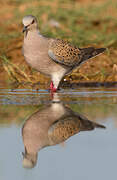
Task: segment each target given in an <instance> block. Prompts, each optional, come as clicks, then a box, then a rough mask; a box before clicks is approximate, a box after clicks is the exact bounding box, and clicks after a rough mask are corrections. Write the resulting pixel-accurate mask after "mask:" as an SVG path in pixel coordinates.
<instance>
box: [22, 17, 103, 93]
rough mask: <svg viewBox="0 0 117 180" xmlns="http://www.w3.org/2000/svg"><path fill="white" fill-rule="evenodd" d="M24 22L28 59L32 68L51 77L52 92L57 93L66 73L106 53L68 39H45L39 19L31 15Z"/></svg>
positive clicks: (101, 49)
mask: <svg viewBox="0 0 117 180" xmlns="http://www.w3.org/2000/svg"><path fill="white" fill-rule="evenodd" d="M22 22H23V25H24V28H23V33H24V42H23V55H24V58H25V60H26V62H27V63H28V64H29V65H30V66H31V67H32V68H34V69H36V70H37V71H39V72H40V73H43V74H45V75H46V76H48V77H50V78H51V83H50V90H51V91H52V92H56V91H57V89H58V88H59V84H60V82H61V80H62V78H63V77H64V76H65V75H66V74H68V73H70V72H72V70H73V69H75V68H77V67H78V66H80V65H81V64H83V63H84V62H86V61H87V60H88V59H91V58H93V57H95V56H97V55H99V54H101V53H103V52H104V51H105V50H106V48H94V47H87V48H78V47H75V46H73V45H72V44H70V43H69V42H67V41H65V40H62V39H54V38H48V37H45V36H43V35H42V34H41V33H40V31H39V28H38V22H37V19H36V17H35V16H32V15H27V16H25V17H24V18H23V20H22Z"/></svg>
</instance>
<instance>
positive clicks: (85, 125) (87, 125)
mask: <svg viewBox="0 0 117 180" xmlns="http://www.w3.org/2000/svg"><path fill="white" fill-rule="evenodd" d="M95 128H102V129H105V128H106V127H105V126H104V125H102V124H98V123H95V122H92V121H89V120H82V121H81V127H80V130H81V131H90V130H93V129H95Z"/></svg>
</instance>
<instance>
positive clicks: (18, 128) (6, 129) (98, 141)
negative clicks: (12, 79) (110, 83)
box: [0, 86, 117, 180]
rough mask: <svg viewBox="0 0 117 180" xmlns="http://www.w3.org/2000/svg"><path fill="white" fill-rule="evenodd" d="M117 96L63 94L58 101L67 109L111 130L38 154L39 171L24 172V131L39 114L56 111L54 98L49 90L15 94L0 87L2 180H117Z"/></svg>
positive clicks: (84, 91)
mask: <svg viewBox="0 0 117 180" xmlns="http://www.w3.org/2000/svg"><path fill="white" fill-rule="evenodd" d="M116 90H117V89H112V88H108V89H104V88H103V89H98V88H80V89H66V90H63V89H62V90H60V91H59V92H58V95H57V101H58V99H59V101H60V103H62V104H63V106H65V107H68V108H69V109H71V111H73V112H77V113H80V114H81V115H83V116H84V117H86V118H87V119H89V120H90V121H91V122H96V123H98V124H102V125H104V126H106V129H100V128H96V129H94V130H92V131H82V132H80V133H77V134H76V135H74V136H72V137H70V138H69V139H68V140H66V141H65V143H64V145H63V144H62V145H55V146H48V147H45V148H43V149H41V150H40V151H39V152H38V160H37V164H36V165H35V167H34V168H32V169H26V168H24V167H23V166H22V161H23V156H22V152H25V148H24V142H23V139H22V128H23V125H24V124H25V123H26V122H27V119H29V118H30V117H31V116H33V114H34V113H35V112H41V109H43V108H46V106H47V107H48V105H52V99H53V97H52V95H50V93H49V92H48V91H46V90H38V91H37V90H35V89H33V90H32V89H28V88H27V89H26V88H25V89H13V88H12V89H10V88H6V87H2V86H1V88H0V142H1V146H0V147H1V148H0V168H1V171H0V179H1V180H7V179H19V180H21V179H22V180H23V179H25V180H26V179H27V180H31V179H34V180H37V179H57V180H59V179H60V178H61V179H67V180H71V179H73V178H74V179H80V180H84V179H89V180H94V179H95V180H99V179H106V180H110V179H117V173H116V166H117V158H116V152H117V140H116V137H117V119H116V117H117V91H116ZM54 103H57V102H54ZM60 113H61V110H60ZM48 114H49V112H48ZM55 114H56V113H55ZM55 116H56V115H55ZM46 117H47V113H46ZM42 118H43V117H42ZM53 118H54V117H53ZM39 140H40V139H39Z"/></svg>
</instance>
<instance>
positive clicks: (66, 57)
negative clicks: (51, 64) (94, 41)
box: [48, 39, 105, 67]
mask: <svg viewBox="0 0 117 180" xmlns="http://www.w3.org/2000/svg"><path fill="white" fill-rule="evenodd" d="M104 51H105V48H99V49H95V48H93V47H88V48H82V49H81V48H77V47H75V46H72V45H71V44H70V43H68V42H67V41H63V40H60V39H56V40H53V41H52V42H50V45H49V50H48V55H49V56H50V58H51V59H53V60H54V61H55V62H56V63H60V64H62V65H65V66H69V67H74V66H78V65H80V64H81V63H83V62H84V61H86V60H88V59H90V58H92V57H95V56H97V55H98V54H100V53H102V52H104Z"/></svg>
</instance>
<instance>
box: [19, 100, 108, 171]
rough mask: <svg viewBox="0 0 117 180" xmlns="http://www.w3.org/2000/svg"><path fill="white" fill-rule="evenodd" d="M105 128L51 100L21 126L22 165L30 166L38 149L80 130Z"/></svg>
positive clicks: (60, 141) (35, 160)
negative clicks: (23, 151)
mask: <svg viewBox="0 0 117 180" xmlns="http://www.w3.org/2000/svg"><path fill="white" fill-rule="evenodd" d="M95 128H105V127H104V126H103V125H100V124H97V123H95V122H91V121H89V120H88V119H87V118H86V117H84V116H82V115H81V114H78V113H75V112H73V111H72V110H71V109H70V108H68V107H66V106H64V105H63V104H62V103H60V102H53V103H51V104H50V105H47V106H45V107H44V108H43V109H41V110H39V111H37V112H36V113H34V114H33V115H32V116H31V117H29V118H28V120H27V121H26V122H25V124H24V126H23V128H22V136H23V143H24V146H25V153H23V155H24V159H23V166H24V167H27V168H32V167H34V166H35V165H36V162H37V153H38V151H39V150H40V149H42V148H44V147H46V146H51V145H56V144H59V143H62V142H64V141H65V140H67V139H68V138H69V137H71V136H73V135H74V134H76V133H78V132H80V131H89V130H93V129H95Z"/></svg>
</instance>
